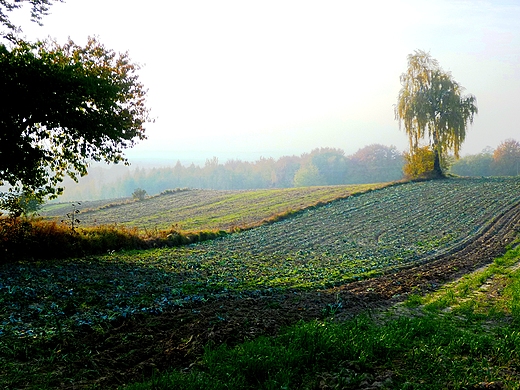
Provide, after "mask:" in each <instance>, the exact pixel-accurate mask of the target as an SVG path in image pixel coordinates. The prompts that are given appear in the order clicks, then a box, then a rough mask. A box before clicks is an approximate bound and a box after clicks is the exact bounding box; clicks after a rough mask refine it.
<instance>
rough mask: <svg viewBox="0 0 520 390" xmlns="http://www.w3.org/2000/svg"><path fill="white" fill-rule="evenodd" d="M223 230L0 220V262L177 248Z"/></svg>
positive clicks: (36, 220)
mask: <svg viewBox="0 0 520 390" xmlns="http://www.w3.org/2000/svg"><path fill="white" fill-rule="evenodd" d="M226 234H227V233H226V232H224V231H200V232H183V231H180V230H177V229H175V227H172V228H171V229H167V230H153V231H149V230H144V231H141V230H139V229H137V228H127V227H122V226H116V225H111V226H107V225H103V226H96V227H87V228H81V227H80V228H74V229H71V228H70V226H68V225H66V224H63V223H58V222H55V221H45V220H42V219H37V218H33V219H28V218H0V254H1V256H0V262H2V261H4V262H6V261H13V260H37V259H57V258H66V257H81V256H87V255H96V254H102V253H107V252H111V251H118V250H123V249H124V250H131V249H148V248H153V247H161V246H178V245H183V244H189V243H193V242H198V241H204V240H208V239H213V238H217V237H221V236H223V235H226Z"/></svg>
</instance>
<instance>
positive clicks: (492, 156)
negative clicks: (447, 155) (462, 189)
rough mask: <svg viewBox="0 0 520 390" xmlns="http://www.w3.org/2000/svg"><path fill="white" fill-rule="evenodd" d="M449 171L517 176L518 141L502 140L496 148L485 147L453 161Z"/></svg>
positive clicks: (519, 170)
mask: <svg viewBox="0 0 520 390" xmlns="http://www.w3.org/2000/svg"><path fill="white" fill-rule="evenodd" d="M451 173H453V174H455V175H460V176H517V175H519V174H520V143H519V142H518V141H516V140H514V139H507V140H505V141H503V142H502V143H501V144H500V145H498V147H497V148H496V149H494V150H493V149H491V148H489V147H488V148H486V149H484V150H483V151H482V152H481V153H479V154H474V155H469V156H466V157H463V158H461V159H460V160H457V161H455V162H453V164H452V165H451Z"/></svg>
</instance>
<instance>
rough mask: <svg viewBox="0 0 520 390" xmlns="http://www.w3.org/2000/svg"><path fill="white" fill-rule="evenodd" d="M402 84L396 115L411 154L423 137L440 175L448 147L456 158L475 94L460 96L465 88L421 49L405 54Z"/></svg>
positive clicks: (462, 140) (472, 111)
mask: <svg viewBox="0 0 520 390" xmlns="http://www.w3.org/2000/svg"><path fill="white" fill-rule="evenodd" d="M401 85H402V88H401V91H400V92H399V96H398V99H397V105H396V106H395V117H396V119H397V120H398V121H399V126H401V125H402V124H404V128H405V131H406V133H407V135H408V137H409V140H410V154H412V155H413V154H414V153H416V151H417V150H419V149H420V141H421V140H422V139H423V138H426V139H427V140H428V141H429V143H430V145H431V147H432V151H433V152H434V155H435V162H434V170H435V171H436V172H437V173H438V174H439V175H441V174H442V168H441V159H442V158H444V157H445V155H446V153H447V152H448V151H450V150H451V151H453V153H454V154H455V157H456V158H458V156H459V150H460V147H461V145H462V143H463V142H464V140H465V138H466V128H467V127H468V126H469V125H470V124H471V123H473V118H474V115H475V114H477V112H478V109H477V106H476V98H475V96H473V95H467V96H463V95H462V91H463V90H464V88H463V87H462V86H461V85H460V84H458V83H457V82H456V81H455V80H453V78H452V76H451V74H450V73H449V72H445V71H443V70H442V68H441V67H440V66H439V63H438V61H437V60H435V59H434V58H432V57H431V56H430V54H429V53H426V52H424V51H421V50H417V51H416V52H415V54H410V55H409V56H408V69H407V71H406V73H403V74H402V75H401ZM412 161H413V159H412ZM409 163H410V162H409ZM412 170H413V169H412Z"/></svg>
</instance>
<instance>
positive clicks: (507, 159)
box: [493, 138, 520, 176]
mask: <svg viewBox="0 0 520 390" xmlns="http://www.w3.org/2000/svg"><path fill="white" fill-rule="evenodd" d="M493 168H494V170H495V173H496V174H497V175H501V176H516V175H518V174H519V173H520V142H518V141H517V140H514V139H511V138H510V139H506V140H505V141H503V142H502V143H501V144H500V145H498V147H497V148H496V150H495V152H494V153H493Z"/></svg>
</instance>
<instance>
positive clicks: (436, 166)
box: [433, 148, 444, 177]
mask: <svg viewBox="0 0 520 390" xmlns="http://www.w3.org/2000/svg"><path fill="white" fill-rule="evenodd" d="M433 156H434V159H433V173H434V174H435V176H438V177H443V176H444V174H443V173H442V168H441V156H440V153H439V149H438V148H434V149H433Z"/></svg>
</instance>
